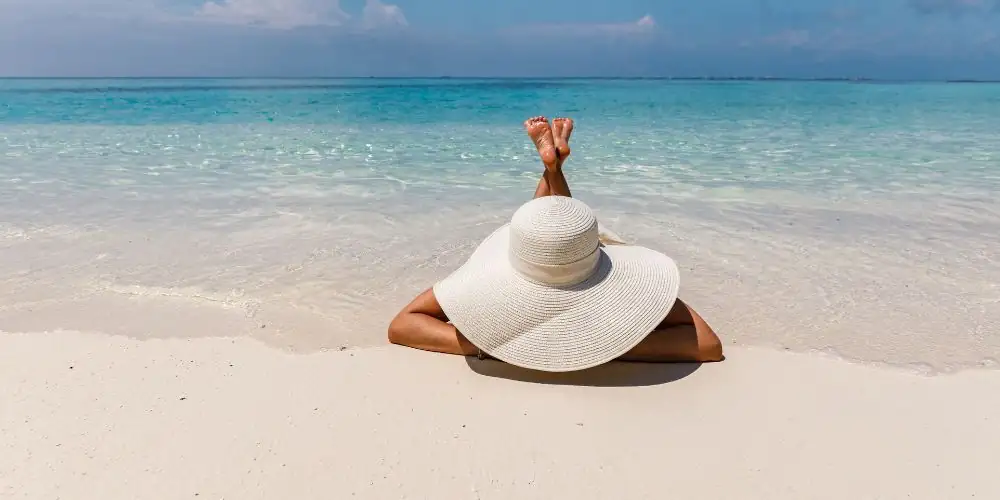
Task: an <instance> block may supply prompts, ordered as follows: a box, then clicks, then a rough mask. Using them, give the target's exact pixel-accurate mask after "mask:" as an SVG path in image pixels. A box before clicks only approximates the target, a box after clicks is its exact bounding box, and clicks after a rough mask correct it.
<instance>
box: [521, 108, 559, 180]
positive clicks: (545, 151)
mask: <svg viewBox="0 0 1000 500" xmlns="http://www.w3.org/2000/svg"><path fill="white" fill-rule="evenodd" d="M524 129H525V130H527V131H528V137H531V141H532V142H534V143H535V147H536V148H538V156H540V157H541V158H542V163H544V164H545V168H547V169H555V168H557V167H558V165H557V162H558V161H559V155H558V154H557V153H556V147H555V141H554V139H553V138H552V127H551V126H550V125H549V120H548V119H547V118H545V117H544V116H536V117H534V118H528V120H527V121H525V122H524Z"/></svg>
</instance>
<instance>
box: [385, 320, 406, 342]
mask: <svg viewBox="0 0 1000 500" xmlns="http://www.w3.org/2000/svg"><path fill="white" fill-rule="evenodd" d="M405 316H406V315H405V314H399V315H397V316H396V317H395V318H392V321H391V322H389V329H388V332H387V334H388V339H389V343H390V344H403V339H404V338H405V332H406V326H405V324H406V318H405Z"/></svg>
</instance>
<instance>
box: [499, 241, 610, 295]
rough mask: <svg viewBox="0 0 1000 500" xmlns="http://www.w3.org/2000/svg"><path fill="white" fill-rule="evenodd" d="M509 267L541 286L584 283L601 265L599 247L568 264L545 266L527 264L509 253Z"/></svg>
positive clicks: (532, 263)
mask: <svg viewBox="0 0 1000 500" xmlns="http://www.w3.org/2000/svg"><path fill="white" fill-rule="evenodd" d="M509 255H510V265H511V267H513V268H514V270H515V271H517V272H518V274H520V275H521V276H524V277H525V278H528V279H529V280H531V281H535V282H538V283H541V284H543V285H558V286H565V285H575V284H577V283H580V282H583V281H586V279H587V278H589V277H590V276H591V275H593V274H594V272H595V271H597V268H598V266H599V265H600V263H601V252H600V247H598V248H595V249H594V251H593V252H591V253H590V255H588V256H586V257H584V258H582V259H580V260H578V261H576V262H570V263H569V264H558V265H547V264H537V263H534V262H529V261H527V260H524V259H522V258H520V257H518V256H517V255H516V254H514V252H510V253H509Z"/></svg>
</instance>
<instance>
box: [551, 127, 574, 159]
mask: <svg viewBox="0 0 1000 500" xmlns="http://www.w3.org/2000/svg"><path fill="white" fill-rule="evenodd" d="M571 135H573V120H571V119H569V118H556V119H555V120H552V139H553V141H554V142H555V146H556V153H557V154H558V156H559V161H558V164H559V166H560V167H561V166H562V164H563V162H564V161H566V158H569V153H570V150H569V137H570V136H571Z"/></svg>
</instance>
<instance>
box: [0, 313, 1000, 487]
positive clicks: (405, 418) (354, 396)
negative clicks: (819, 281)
mask: <svg viewBox="0 0 1000 500" xmlns="http://www.w3.org/2000/svg"><path fill="white" fill-rule="evenodd" d="M0 377H2V380H3V381H4V391H3V392H2V394H0V408H2V410H0V432H2V436H3V440H2V443H3V444H2V447H0V497H2V498H11V499H15V498H17V499H21V498H26V499H28V498H30V499H35V498H102V499H107V500H114V499H132V498H213V499H219V498H227V499H237V498H238V499H254V498H261V499H265V498H267V499H270V498H302V499H306V498H429V499H431V498H435V499H436V498H448V499H451V498H455V499H458V498H469V499H477V498H478V499H509V498H524V499H529V498H538V499H550V498H581V499H591V498H593V499H599V498H650V499H658V498H705V499H732V498H740V499H771V498H788V499H792V498H794V499H800V498H810V499H831V500H833V499H837V500H840V499H844V498H852V499H927V500H939V499H959V498H962V499H964V498H996V497H997V495H998V494H1000V476H998V475H997V474H996V470H997V456H996V450H997V449H1000V425H998V424H1000V422H998V421H997V419H998V415H1000V398H997V397H995V395H996V394H998V393H1000V374H998V373H996V372H992V371H972V372H966V373H960V374H957V375H948V376H939V377H924V376H919V375H915V374H913V373H907V372H904V371H900V370H889V369H879V368H872V367H864V366H858V365H853V364H849V363H847V362H844V361H842V360H837V359H831V358H829V357H825V356H822V355H817V354H788V353H778V352H775V351H771V350H765V349H754V348H734V349H731V351H730V360H729V361H726V362H725V363H721V364H715V365H705V366H702V367H700V368H698V367H696V366H691V365H660V366H641V365H625V364H615V365H606V366H604V367H602V368H600V369H598V370H597V372H596V373H577V374H568V375H562V376H556V375H527V374H525V373H524V372H519V371H514V370H512V369H510V368H508V367H506V366H504V365H501V364H499V363H496V362H493V361H478V360H473V359H470V360H466V359H463V358H459V357H450V356H434V355H429V354H425V353H421V352H417V351H410V350H407V349H404V348H396V347H384V348H374V349H361V350H348V351H342V352H340V351H328V352H322V353H315V354H309V355H301V354H299V355H296V354H290V353H287V352H282V351H279V350H275V349H273V348H269V347H267V346H265V345H263V344H261V343H258V342H256V341H253V340H251V339H246V338H242V339H225V338H211V339H165V340H148V341H138V340H134V339H128V338H124V337H111V336H106V335H95V334H83V333H76V332H53V333H47V334H42V333H34V334H20V335H18V334H7V335H3V336H0ZM505 377H513V378H505ZM594 384H596V385H594Z"/></svg>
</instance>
